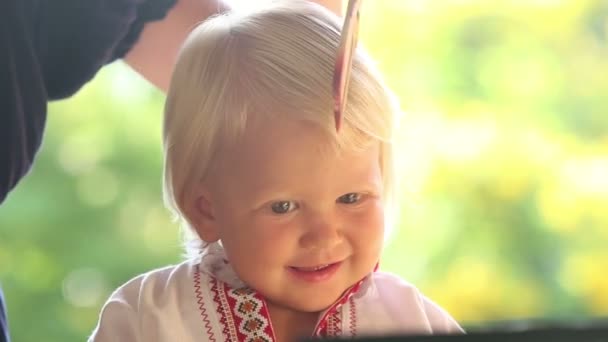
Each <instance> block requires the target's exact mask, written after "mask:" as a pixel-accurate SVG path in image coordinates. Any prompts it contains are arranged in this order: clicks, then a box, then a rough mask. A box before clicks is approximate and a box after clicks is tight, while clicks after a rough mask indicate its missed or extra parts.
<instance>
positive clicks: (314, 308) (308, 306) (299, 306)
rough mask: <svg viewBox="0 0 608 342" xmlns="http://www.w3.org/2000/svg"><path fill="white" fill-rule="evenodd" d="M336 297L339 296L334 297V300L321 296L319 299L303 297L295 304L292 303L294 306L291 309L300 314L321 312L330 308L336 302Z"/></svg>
mask: <svg viewBox="0 0 608 342" xmlns="http://www.w3.org/2000/svg"><path fill="white" fill-rule="evenodd" d="M338 297H339V296H336V297H335V298H329V297H326V296H322V297H321V298H320V297H316V298H311V297H308V298H305V297H303V298H302V300H299V301H298V302H297V303H293V304H294V305H292V309H294V310H297V311H300V312H310V313H312V312H321V311H324V310H326V309H328V308H329V307H330V306H332V304H334V303H335V302H336V300H338Z"/></svg>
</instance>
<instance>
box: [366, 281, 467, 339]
mask: <svg viewBox="0 0 608 342" xmlns="http://www.w3.org/2000/svg"><path fill="white" fill-rule="evenodd" d="M369 283H370V284H369V285H368V286H369V288H368V290H367V291H366V295H365V297H367V300H366V302H367V303H368V308H371V306H370V305H369V304H372V303H375V305H376V306H377V308H375V309H372V310H371V311H375V314H374V317H376V318H373V317H370V319H377V320H383V322H376V324H377V325H379V326H385V328H386V330H388V332H395V333H404V332H407V333H425V334H426V333H429V334H443V333H462V332H463V330H462V328H461V327H460V326H459V325H458V323H457V322H456V320H455V319H454V318H452V316H451V315H450V314H449V313H448V312H447V311H446V310H444V309H443V308H441V307H440V306H439V305H437V304H436V303H435V302H433V301H432V300H430V299H429V298H427V297H426V296H425V295H423V294H422V293H421V292H420V290H418V288H416V287H415V286H414V285H412V284H411V283H409V282H407V281H406V280H404V279H402V278H400V277H399V276H397V275H394V274H391V273H387V272H374V274H373V275H372V276H371V277H370V282H369ZM372 305H374V304H372Z"/></svg>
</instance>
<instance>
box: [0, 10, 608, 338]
mask: <svg viewBox="0 0 608 342" xmlns="http://www.w3.org/2000/svg"><path fill="white" fill-rule="evenodd" d="M361 20H362V28H361V30H362V32H361V39H362V41H363V44H364V45H365V46H366V47H367V48H368V49H369V50H370V51H371V54H372V55H373V56H374V57H375V58H376V60H377V61H378V64H379V67H380V69H381V70H382V71H383V72H384V73H385V75H386V77H387V80H388V82H389V84H390V85H391V86H392V88H393V89H394V90H395V92H396V93H397V94H398V96H399V98H400V101H401V104H402V108H403V110H404V111H405V112H406V113H407V115H406V116H405V117H404V118H403V120H402V121H401V128H400V134H399V137H400V141H399V146H398V152H399V166H400V179H401V184H400V191H399V193H400V197H401V200H402V202H401V207H400V211H399V214H400V215H399V221H398V224H397V229H396V230H395V231H394V232H393V234H392V236H391V238H390V240H389V242H388V244H387V248H386V252H385V255H384V257H383V261H382V267H383V268H384V270H388V271H392V272H395V273H398V274H400V275H402V276H403V277H405V278H406V279H408V280H410V281H411V282H413V283H415V284H416V285H417V286H418V287H420V288H421V289H422V291H423V292H425V293H426V294H427V295H428V296H430V297H431V298H432V299H434V300H435V301H437V302H438V303H439V304H441V305H442V306H444V307H445V308H446V309H447V310H448V311H450V312H451V313H452V314H453V315H454V316H455V317H456V319H458V320H459V321H460V322H461V323H463V324H464V325H465V326H467V325H472V324H480V323H481V324H488V322H492V321H499V320H509V319H530V318H540V319H551V320H572V319H585V318H594V317H602V316H603V317H605V316H607V315H608V113H607V111H608V2H607V1H603V0H598V1H585V0H571V1H565V0H564V1H559V0H520V1H515V0H514V1H486V0H475V1H474V0H459V1H456V0H419V1H407V0H366V1H364V4H363V9H362V13H361ZM163 100H164V98H163V95H162V94H161V93H159V92H158V91H156V90H155V89H153V88H152V87H151V86H150V85H148V84H147V83H146V82H145V81H144V80H142V79H141V78H139V76H137V75H136V74H134V73H133V72H132V71H130V69H129V68H127V67H126V66H124V65H123V64H122V63H120V62H119V63H114V64H113V65H111V66H109V67H107V68H105V69H104V70H103V72H101V73H100V74H99V75H98V77H97V78H96V79H95V80H94V81H93V82H91V83H90V84H88V85H87V86H86V87H85V88H83V90H82V91H81V92H80V93H79V94H78V95H77V96H75V97H73V98H71V99H69V100H66V101H62V102H58V103H53V104H52V105H51V106H50V115H49V122H48V130H47V134H46V136H45V141H44V144H43V148H42V151H41V152H40V154H39V156H38V160H37V163H36V165H35V168H34V170H33V171H32V172H31V173H30V174H29V176H28V177H26V179H25V180H24V181H23V182H22V183H21V184H20V186H19V187H18V188H17V190H15V191H14V192H13V193H12V194H11V195H10V197H9V198H8V200H7V201H6V202H5V204H4V205H3V206H2V207H0V281H1V283H2V286H3V288H4V291H5V294H6V296H7V302H8V303H7V304H8V309H9V313H10V317H9V318H10V326H11V329H12V334H13V338H14V340H15V341H82V340H84V339H85V337H86V336H87V335H88V334H89V333H90V332H91V330H92V329H93V328H94V326H95V323H96V320H97V315H98V313H99V310H100V308H101V305H102V304H103V302H104V301H105V299H106V298H107V297H108V295H109V294H110V292H111V291H112V290H113V289H114V288H116V287H117V286H119V285H120V284H122V283H124V282H125V281H126V280H128V279H130V278H131V277H133V276H135V275H137V274H139V273H142V272H144V271H147V270H149V269H151V268H155V267H159V266H162V265H165V264H168V263H176V262H178V261H179V260H180V258H181V256H180V255H181V252H182V251H181V249H180V240H179V234H178V228H177V226H176V225H175V224H173V223H172V222H171V220H170V218H169V214H168V211H167V210H165V209H164V207H163V204H162V198H161V145H160V125H161V120H160V118H161V112H162V106H163Z"/></svg>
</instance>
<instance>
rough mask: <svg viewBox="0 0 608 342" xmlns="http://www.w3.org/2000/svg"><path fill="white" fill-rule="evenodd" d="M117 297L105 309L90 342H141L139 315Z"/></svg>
mask: <svg viewBox="0 0 608 342" xmlns="http://www.w3.org/2000/svg"><path fill="white" fill-rule="evenodd" d="M119 296H120V295H115V296H114V297H113V298H112V299H110V300H109V301H108V302H107V303H106V304H105V305H104V307H103V310H102V311H101V315H100V317H99V323H98V324H97V327H96V328H95V331H93V334H92V335H91V336H90V337H89V339H88V342H140V341H141V340H142V339H141V336H140V332H139V323H138V318H137V313H136V312H135V310H134V308H133V307H132V306H131V305H130V304H129V303H128V302H127V301H126V300H123V299H121V298H119Z"/></svg>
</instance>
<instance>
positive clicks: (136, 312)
mask: <svg viewBox="0 0 608 342" xmlns="http://www.w3.org/2000/svg"><path fill="white" fill-rule="evenodd" d="M196 267H197V264H196V263H195V262H193V261H186V262H183V263H181V264H179V265H174V266H168V267H164V268H159V269H156V270H152V271H150V272H147V273H144V274H141V275H139V276H136V277H134V278H133V279H131V280H129V281H128V282H126V283H125V284H124V285H122V286H120V287H119V288H118V289H116V290H115V291H114V292H113V293H112V294H111V296H110V298H109V299H108V300H107V301H106V303H105V304H104V305H103V308H102V310H101V313H100V316H99V321H98V324H97V327H96V328H95V330H94V331H93V334H92V336H91V337H90V339H89V341H96V342H102V341H104V342H105V341H171V340H179V341H190V340H192V339H193V338H194V337H196V336H197V331H198V330H199V329H200V322H199V321H198V320H193V319H192V317H199V316H200V313H199V309H198V306H197V299H196V298H197V295H196V293H197V286H199V287H200V286H205V284H207V283H208V282H207V281H206V278H205V279H201V278H200V277H207V276H206V275H205V274H200V273H198V272H195V268H196ZM168 326H170V327H171V329H167V327H168ZM169 332H170V333H171V336H168V334H169ZM176 338H177V339H176Z"/></svg>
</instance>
